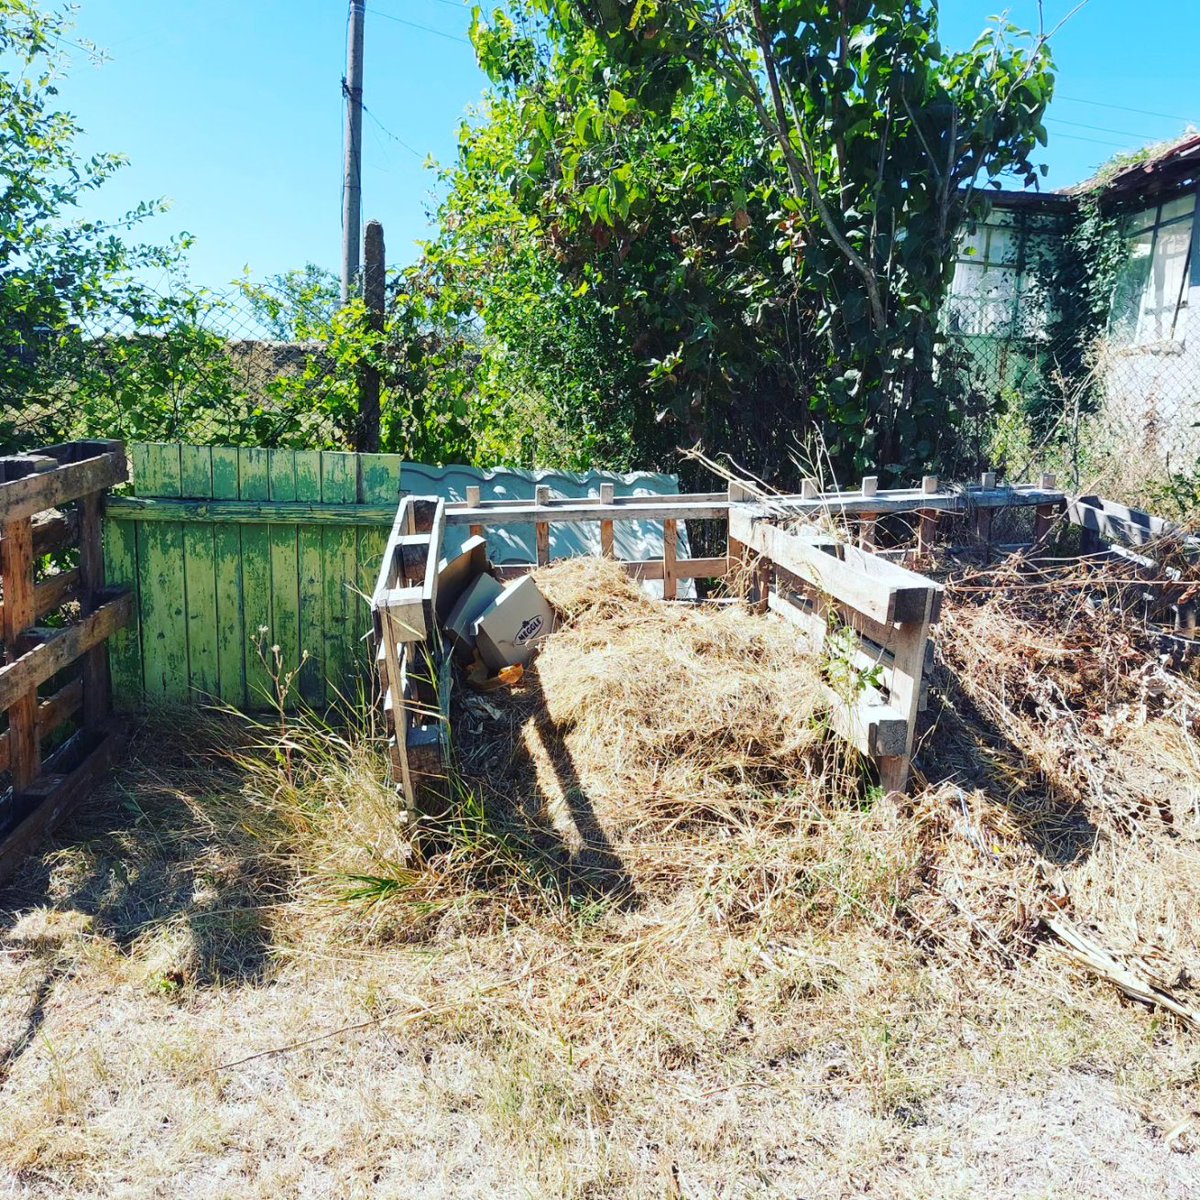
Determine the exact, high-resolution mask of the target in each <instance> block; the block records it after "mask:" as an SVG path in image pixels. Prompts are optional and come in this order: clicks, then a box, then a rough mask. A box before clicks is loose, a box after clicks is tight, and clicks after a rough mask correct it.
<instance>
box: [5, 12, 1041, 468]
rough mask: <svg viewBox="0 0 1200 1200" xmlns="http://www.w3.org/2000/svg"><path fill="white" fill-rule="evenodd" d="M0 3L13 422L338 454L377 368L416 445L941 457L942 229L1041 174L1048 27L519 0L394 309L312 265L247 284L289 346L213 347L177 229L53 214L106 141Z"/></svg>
mask: <svg viewBox="0 0 1200 1200" xmlns="http://www.w3.org/2000/svg"><path fill="white" fill-rule="evenodd" d="M0 20H2V22H3V31H4V32H3V37H4V39H5V45H6V47H8V48H10V49H11V50H12V51H13V52H14V54H15V56H16V59H17V62H18V64H19V66H20V67H21V70H20V71H18V72H16V73H13V74H10V75H8V76H6V77H5V79H6V84H5V86H6V87H7V88H8V89H9V91H10V92H11V94H12V95H13V97H14V98H15V97H17V96H20V97H23V99H22V100H21V103H20V104H17V105H16V107H15V111H16V114H17V118H16V120H15V121H14V122H12V123H10V126H9V127H8V130H7V133H6V136H7V137H8V138H9V139H10V140H11V141H12V142H13V143H14V144H15V143H18V142H19V143H20V146H21V150H20V152H19V153H18V154H14V156H13V157H12V158H11V162H12V163H13V164H14V167H13V173H12V175H11V176H10V178H12V179H14V180H15V179H17V177H18V175H19V176H20V178H21V179H22V180H23V181H24V182H22V184H21V186H20V187H13V188H10V189H9V192H8V203H9V204H10V206H11V205H16V206H17V207H16V209H15V210H14V212H13V214H12V220H13V221H16V222H18V223H19V225H20V227H21V229H22V231H23V232H22V237H21V240H20V244H19V245H13V244H12V243H11V242H10V243H8V244H6V249H5V255H6V258H5V263H6V265H5V267H4V270H5V272H6V274H5V279H6V281H7V282H6V286H5V303H6V304H7V305H8V312H9V315H8V316H6V320H5V328H6V336H7V337H9V338H10V339H15V341H14V345H13V347H11V349H10V352H9V353H8V354H7V355H6V357H5V367H4V370H5V376H4V380H3V385H4V386H3V396H2V397H0V407H2V408H3V411H4V413H5V419H6V421H7V425H6V427H5V429H4V430H3V431H2V432H3V433H4V435H5V439H6V440H7V441H9V442H16V441H23V442H25V443H31V442H37V441H44V440H51V439H52V438H53V437H56V436H67V435H77V434H101V433H104V434H108V435H118V436H128V437H138V438H148V437H152V438H168V437H182V438H191V439H194V440H202V439H207V440H222V441H233V442H246V441H253V442H255V443H257V444H264V445H311V446H320V445H325V446H333V445H346V444H349V443H351V442H352V440H353V435H354V431H355V429H356V428H357V422H358V401H359V392H360V386H361V377H362V373H363V371H364V370H367V369H371V370H377V371H378V372H379V373H380V375H381V378H382V382H383V405H382V428H381V437H380V444H381V446H382V447H383V448H384V449H387V450H394V451H397V452H399V453H403V454H405V455H407V456H410V457H413V458H420V459H424V460H427V461H442V462H444V461H449V460H464V459H465V460H468V461H479V462H487V463H489V464H494V463H496V462H498V461H506V462H512V463H523V464H530V463H533V462H537V463H539V464H542V465H561V466H574V467H581V466H586V465H604V466H616V467H634V466H638V467H659V468H662V467H676V466H677V465H678V462H677V456H676V452H677V450H678V448H679V447H681V446H690V445H693V444H695V443H702V444H703V445H704V446H705V448H706V450H707V451H708V452H710V453H714V454H717V453H725V454H730V455H733V456H735V457H737V458H739V459H741V460H742V461H746V462H752V463H754V464H755V465H756V466H757V467H758V469H759V472H760V473H761V474H764V475H766V476H770V477H774V478H780V479H782V478H783V477H785V476H787V475H788V474H789V473H793V474H794V471H795V468H794V466H793V463H792V456H793V451H794V449H795V443H796V442H797V441H798V440H800V439H802V438H804V437H806V436H808V435H810V434H812V433H814V432H816V433H819V435H820V436H821V438H822V439H823V443H824V445H825V447H826V448H827V451H828V453H829V455H830V456H831V458H832V460H833V463H834V465H835V467H836V468H837V469H838V470H839V471H840V472H843V473H847V472H851V471H853V470H857V469H858V468H860V467H865V466H870V467H872V468H878V469H879V470H881V471H883V472H884V473H885V474H887V473H896V474H903V475H906V476H907V475H910V474H911V473H912V472H913V471H915V470H917V469H919V468H920V467H922V466H928V465H930V464H932V463H935V462H937V461H938V460H939V459H942V458H944V457H945V456H946V455H948V454H949V455H953V453H954V452H955V450H956V433H955V430H956V426H957V423H958V419H959V416H960V408H961V399H962V397H961V396H960V394H959V384H958V382H957V378H956V374H955V372H954V371H952V370H949V369H946V370H939V369H938V363H939V358H940V356H941V345H940V341H939V338H938V335H937V314H938V310H939V308H940V306H941V302H942V299H943V297H944V295H945V291H946V287H947V285H948V282H949V277H950V273H951V263H952V257H953V255H952V250H953V245H954V241H955V238H956V237H957V231H958V229H959V227H960V226H961V224H962V222H963V220H964V219H965V218H966V217H968V216H970V215H971V214H974V213H977V212H979V211H981V210H982V208H983V207H984V206H985V204H986V197H985V192H986V186H987V185H988V184H990V183H997V182H998V181H999V180H1001V179H1004V178H1018V179H1022V180H1024V181H1026V182H1032V181H1033V180H1034V178H1035V170H1034V165H1033V156H1034V155H1035V154H1036V151H1037V148H1038V146H1039V144H1040V143H1042V142H1044V140H1045V133H1044V130H1043V128H1042V125H1041V118H1042V114H1043V112H1044V110H1045V106H1046V103H1047V102H1048V100H1049V98H1050V94H1051V88H1052V69H1051V62H1050V57H1049V49H1048V46H1047V43H1046V39H1045V38H1044V37H1030V36H1027V35H1024V34H1021V33H1020V31H1019V30H1017V29H1015V28H1014V27H1012V26H1010V25H1007V24H1003V23H1002V24H999V25H997V26H995V27H994V28H992V29H991V30H989V31H988V32H987V33H986V34H985V35H983V36H982V37H981V38H980V39H979V41H978V42H976V43H975V44H974V45H973V46H971V47H970V48H968V49H966V50H963V51H957V52H954V51H950V50H948V49H946V48H945V47H943V46H942V45H941V43H940V42H939V40H938V36H937V10H936V5H934V4H932V3H929V2H928V0H920V2H917V0H854V2H853V3H849V4H842V5H840V6H837V7H832V6H830V7H826V6H805V5H802V4H799V3H796V2H795V0H787V2H784V0H772V2H768V3H761V2H759V0H753V2H751V0H738V2H737V3H734V4H729V5H726V4H712V3H689V4H670V5H663V4H652V3H651V4H648V3H640V4H637V5H628V4H616V3H613V4H607V3H606V4H600V5H590V4H568V3H557V2H556V3H550V2H549V0H514V3H512V4H510V5H508V6H507V7H505V8H500V9H496V10H495V11H493V12H492V13H490V14H489V15H487V16H486V17H485V16H484V15H482V14H480V15H478V16H477V18H476V21H475V25H474V29H473V38H474V41H475V45H476V50H477V53H478V56H479V59H480V62H481V63H482V65H483V66H484V68H485V70H486V71H487V72H488V73H489V75H490V76H491V78H492V81H493V91H492V93H491V94H490V95H489V97H488V98H487V100H486V101H485V105H484V108H483V110H482V113H481V119H480V120H478V121H476V122H473V123H471V124H469V125H466V126H464V130H463V135H462V144H461V151H460V155H459V158H458V161H457V162H456V163H455V164H454V165H452V166H451V167H450V168H449V169H448V170H447V172H446V175H445V184H446V192H445V199H444V201H443V203H442V205H441V207H440V209H439V212H438V217H439V232H438V234H437V235H436V236H435V238H434V239H433V240H432V242H431V243H430V245H429V246H428V247H427V248H426V251H425V254H424V256H423V258H422V260H421V262H420V263H418V264H417V265H416V266H414V267H413V268H411V269H409V270H406V271H404V272H402V273H401V274H400V275H398V276H397V277H396V278H394V280H393V282H392V289H391V291H392V296H391V304H390V309H389V314H388V318H387V321H386V323H385V328H384V329H383V330H382V331H377V330H375V329H373V328H371V325H370V322H369V321H367V320H366V319H365V316H364V313H363V311H362V309H361V308H360V307H359V306H358V305H352V306H351V307H350V308H348V309H345V310H343V311H341V312H338V311H337V308H336V304H335V303H334V295H333V292H332V290H331V287H330V281H329V279H328V277H327V275H325V274H324V273H323V272H321V271H320V270H319V269H317V268H314V267H308V268H306V269H304V270H303V271H295V272H291V273H289V274H288V275H285V276H283V277H280V278H279V279H277V280H274V281H271V282H270V284H269V285H266V286H264V285H255V284H253V283H250V282H248V281H242V282H241V283H240V284H239V287H240V292H239V296H240V301H241V302H242V303H243V304H245V305H248V306H249V309H250V314H251V316H250V322H249V325H248V332H247V336H249V337H250V338H252V339H260V340H263V342H264V345H266V344H268V343H272V342H277V341H281V340H282V341H284V342H286V343H288V344H289V345H290V346H291V347H292V353H291V355H290V357H289V359H288V364H287V366H286V369H282V368H278V361H277V359H276V358H274V357H272V355H274V354H275V351H268V350H267V349H265V348H264V349H260V350H252V349H238V350H237V352H236V353H234V352H232V351H231V346H235V347H236V346H238V345H240V343H231V341H230V338H229V334H228V332H227V326H228V324H229V322H225V323H223V322H222V319H221V318H222V311H223V309H224V306H226V305H227V303H228V302H227V301H226V300H225V299H224V298H219V297H214V296H211V295H204V294H196V293H195V292H193V291H191V290H189V289H188V288H187V286H186V285H185V284H184V283H183V282H182V276H181V271H182V263H183V258H182V255H183V253H184V251H185V250H186V246H187V239H186V238H182V239H180V240H179V241H177V242H175V243H171V244H169V245H167V246H165V247H159V248H148V247H143V246H139V245H136V244H132V243H130V242H128V241H127V240H123V238H122V237H121V236H118V234H119V233H123V232H124V231H125V230H126V229H127V228H129V227H132V226H135V225H136V224H137V223H139V222H140V221H141V220H142V219H143V218H145V217H146V216H148V215H149V214H150V213H151V212H154V211H157V210H156V209H155V207H154V206H145V207H144V208H142V209H139V210H138V211H137V212H135V213H134V214H130V216H129V218H127V219H126V220H125V221H122V222H118V223H117V224H116V225H115V226H113V227H111V228H110V227H101V226H96V225H91V224H88V223H78V222H74V223H73V222H71V220H70V208H71V206H72V203H73V201H74V199H75V198H76V197H77V196H78V195H79V194H80V191H81V190H91V189H94V188H97V187H99V186H101V185H102V183H103V181H104V179H105V178H106V177H107V176H108V174H110V173H111V171H112V170H114V169H116V168H117V166H119V159H116V158H101V159H95V160H92V161H91V162H90V163H86V164H84V163H79V162H77V155H76V152H75V149H74V139H75V136H76V134H77V132H78V130H77V126H76V125H75V123H74V121H73V119H71V118H69V117H66V116H64V115H63V114H62V113H58V112H56V111H55V109H54V97H55V94H56V88H57V80H58V77H59V75H60V74H61V69H62V59H61V57H60V56H59V54H58V51H57V49H56V47H57V46H58V44H59V40H60V38H61V36H62V33H63V31H64V29H65V25H64V22H63V18H61V17H59V16H53V15H45V14H42V13H40V12H38V11H37V10H36V9H35V8H34V7H33V5H32V2H31V0H5V2H4V6H3V8H0ZM22 154H23V155H26V156H27V157H26V158H25V159H22V158H21V157H20V156H21V155H22ZM22 163H23V164H24V165H21V164H22ZM6 169H8V165H7V163H6ZM150 264H154V265H156V266H157V267H159V268H163V269H169V270H172V271H174V272H175V278H176V280H177V282H176V285H175V286H174V287H173V288H172V290H171V293H170V295H169V297H168V298H165V299H164V298H163V297H161V296H158V295H156V294H154V293H153V292H152V291H150V290H149V289H148V288H146V287H144V286H143V285H142V284H140V283H139V282H138V281H139V280H140V279H141V278H144V268H145V267H146V266H147V265H150ZM255 354H257V355H259V356H260V357H262V358H263V359H264V361H267V362H268V363H273V364H276V367H277V368H278V369H276V370H274V371H273V372H272V371H271V370H269V369H268V370H267V371H266V372H263V371H258V370H257V369H255V370H252V369H250V368H249V367H248V365H247V362H246V361H245V360H246V357H247V355H249V356H251V357H253V356H254V355H255ZM239 356H240V357H239ZM946 361H947V362H948V361H949V360H946ZM685 469H686V468H685Z"/></svg>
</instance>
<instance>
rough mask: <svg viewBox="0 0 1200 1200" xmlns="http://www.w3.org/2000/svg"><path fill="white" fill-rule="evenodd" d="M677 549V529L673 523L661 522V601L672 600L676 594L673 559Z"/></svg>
mask: <svg viewBox="0 0 1200 1200" xmlns="http://www.w3.org/2000/svg"><path fill="white" fill-rule="evenodd" d="M678 548H679V529H678V526H677V524H676V522H674V521H664V522H663V599H664V600H674V599H675V598H676V596H677V594H678V585H677V583H676V579H675V559H676V552H677V550H678Z"/></svg>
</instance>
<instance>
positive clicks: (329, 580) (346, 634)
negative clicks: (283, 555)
mask: <svg viewBox="0 0 1200 1200" xmlns="http://www.w3.org/2000/svg"><path fill="white" fill-rule="evenodd" d="M357 497H358V472H357V467H356V463H355V456H354V455H352V454H342V453H334V452H332V451H327V452H325V453H323V454H322V455H321V501H322V503H323V504H326V505H342V504H354V503H355V502H356V500H357ZM321 564H322V571H323V576H322V587H323V591H324V614H325V619H324V634H325V647H324V651H325V659H324V661H325V678H326V681H327V687H328V688H331V689H333V691H334V692H335V693H338V694H340V695H342V696H343V697H345V698H346V699H350V698H351V697H353V695H354V680H355V678H356V676H357V668H358V665H359V664H358V662H357V661H356V657H355V654H354V652H353V649H352V647H353V646H354V644H355V642H354V630H355V627H356V625H357V624H358V623H359V621H360V619H361V618H360V614H361V613H362V612H363V610H364V609H365V608H366V607H367V605H366V604H365V603H364V602H363V600H362V598H361V597H360V595H359V594H358V591H357V582H358V576H359V569H358V535H357V533H356V531H355V530H354V529H353V528H348V527H337V526H331V525H324V526H323V527H322V528H321Z"/></svg>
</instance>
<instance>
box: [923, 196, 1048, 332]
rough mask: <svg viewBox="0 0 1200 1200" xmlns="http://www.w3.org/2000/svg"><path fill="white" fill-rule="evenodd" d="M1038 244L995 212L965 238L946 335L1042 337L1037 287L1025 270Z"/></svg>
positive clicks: (961, 242) (961, 243) (1042, 308)
mask: <svg viewBox="0 0 1200 1200" xmlns="http://www.w3.org/2000/svg"><path fill="white" fill-rule="evenodd" d="M1037 240H1038V235H1037V234H1036V233H1034V232H1031V231H1030V230H1029V229H1027V228H1026V227H1025V225H1024V224H1023V223H1022V224H1017V223H1016V222H1015V221H1014V217H1013V214H1011V213H1006V212H994V213H992V215H991V216H990V217H989V219H988V221H987V223H986V224H979V225H976V226H974V227H973V228H971V229H968V230H967V231H965V232H964V233H963V235H962V236H961V238H960V239H959V245H958V257H957V261H956V263H955V267H954V280H953V282H952V283H951V285H950V295H949V297H948V301H947V306H946V329H947V332H948V333H951V334H958V335H960V336H966V337H993V338H1036V337H1038V336H1040V335H1041V334H1042V333H1044V332H1045V325H1046V311H1045V303H1044V300H1043V297H1042V295H1041V288H1040V287H1039V286H1038V283H1037V280H1036V279H1035V278H1034V273H1033V272H1031V271H1030V270H1029V269H1028V260H1029V257H1030V250H1031V245H1032V243H1033V242H1035V241H1037Z"/></svg>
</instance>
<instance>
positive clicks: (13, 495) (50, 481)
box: [0, 443, 128, 521]
mask: <svg viewBox="0 0 1200 1200" xmlns="http://www.w3.org/2000/svg"><path fill="white" fill-rule="evenodd" d="M97 445H108V444H107V443H97ZM127 474H128V472H127V469H126V465H125V456H124V455H123V454H122V453H121V452H120V451H118V450H115V449H112V448H111V446H110V448H108V449H106V450H102V451H99V452H98V453H97V454H96V456H95V457H93V458H88V459H84V460H82V461H79V462H69V463H67V464H65V465H63V466H60V467H56V468H54V469H53V470H51V471H40V472H36V473H34V474H30V475H26V476H25V477H24V478H23V479H15V480H12V481H10V482H8V483H5V484H4V485H3V487H2V489H0V520H3V521H18V520H21V519H23V518H25V517H32V516H34V515H35V514H37V513H39V512H44V511H45V510H46V509H48V508H58V507H59V506H60V505H63V504H66V503H68V502H69V501H71V500H74V499H76V498H77V497H79V496H86V495H88V494H89V493H90V492H102V491H104V489H105V488H108V487H112V486H113V485H114V484H117V483H123V482H124V481H125V479H126V476H127Z"/></svg>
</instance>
